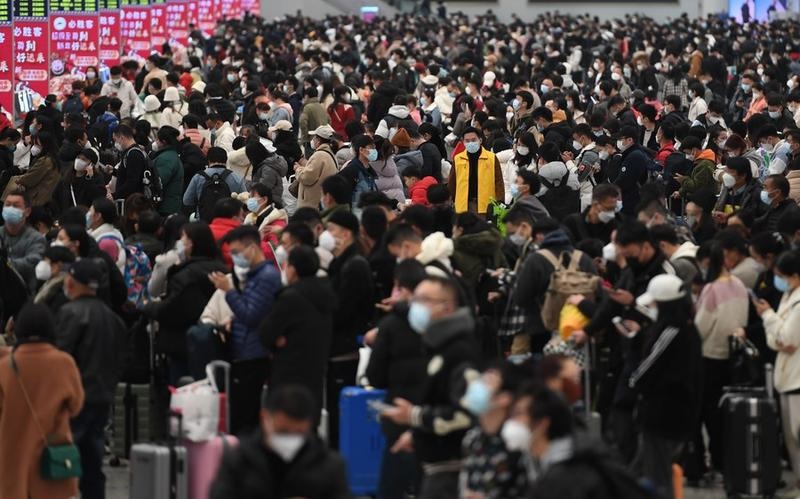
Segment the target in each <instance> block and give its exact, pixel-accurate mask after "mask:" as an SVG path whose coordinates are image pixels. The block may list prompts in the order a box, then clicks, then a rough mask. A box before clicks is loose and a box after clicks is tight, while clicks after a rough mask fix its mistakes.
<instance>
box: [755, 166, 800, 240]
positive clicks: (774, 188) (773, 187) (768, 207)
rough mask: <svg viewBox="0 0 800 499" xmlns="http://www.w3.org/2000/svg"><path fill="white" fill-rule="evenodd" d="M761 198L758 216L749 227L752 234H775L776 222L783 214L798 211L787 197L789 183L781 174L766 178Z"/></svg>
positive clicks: (792, 201)
mask: <svg viewBox="0 0 800 499" xmlns="http://www.w3.org/2000/svg"><path fill="white" fill-rule="evenodd" d="M761 198H762V199H761V203H760V205H759V211H758V216H757V217H756V219H755V220H754V221H753V225H752V226H751V229H752V233H753V234H758V233H759V232H775V231H776V230H777V229H778V220H780V218H781V217H782V216H783V214H784V213H787V212H790V211H800V208H798V207H797V203H795V202H794V199H791V198H790V197H789V181H788V180H786V177H785V176H784V175H782V174H780V175H770V176H769V177H767V178H766V180H765V181H764V188H763V189H762V190H761ZM765 201H766V202H768V203H766V202H765Z"/></svg>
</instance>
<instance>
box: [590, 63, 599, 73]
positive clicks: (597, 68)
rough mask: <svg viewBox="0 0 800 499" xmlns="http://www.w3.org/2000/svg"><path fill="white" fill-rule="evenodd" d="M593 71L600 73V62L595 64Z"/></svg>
mask: <svg viewBox="0 0 800 499" xmlns="http://www.w3.org/2000/svg"><path fill="white" fill-rule="evenodd" d="M592 69H594V70H595V71H600V63H599V62H595V63H593V64H592Z"/></svg>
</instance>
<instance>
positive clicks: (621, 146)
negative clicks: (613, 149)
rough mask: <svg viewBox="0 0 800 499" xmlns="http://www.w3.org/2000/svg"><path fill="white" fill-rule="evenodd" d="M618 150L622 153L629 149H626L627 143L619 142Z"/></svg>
mask: <svg viewBox="0 0 800 499" xmlns="http://www.w3.org/2000/svg"><path fill="white" fill-rule="evenodd" d="M617 149H619V150H620V151H624V150H625V149H627V147H625V142H624V141H622V140H618V141H617Z"/></svg>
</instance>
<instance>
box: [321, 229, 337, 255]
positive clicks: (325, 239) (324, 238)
mask: <svg viewBox="0 0 800 499" xmlns="http://www.w3.org/2000/svg"><path fill="white" fill-rule="evenodd" d="M319 247H320V248H322V249H324V250H326V251H333V250H334V248H336V238H334V237H333V234H331V233H330V232H328V231H327V230H326V231H325V232H323V233H322V234H320V235H319Z"/></svg>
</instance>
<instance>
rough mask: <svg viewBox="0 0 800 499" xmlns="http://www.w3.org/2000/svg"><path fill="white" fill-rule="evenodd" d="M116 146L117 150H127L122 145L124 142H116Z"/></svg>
mask: <svg viewBox="0 0 800 499" xmlns="http://www.w3.org/2000/svg"><path fill="white" fill-rule="evenodd" d="M114 148H115V149H116V150H117V151H120V152H122V151H124V150H125V148H124V147H123V146H122V144H120V143H119V142H114Z"/></svg>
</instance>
